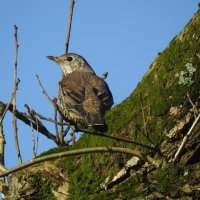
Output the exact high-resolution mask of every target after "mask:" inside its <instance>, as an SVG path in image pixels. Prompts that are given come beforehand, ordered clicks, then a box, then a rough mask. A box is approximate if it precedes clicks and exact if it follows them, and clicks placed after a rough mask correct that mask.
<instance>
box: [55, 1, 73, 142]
mask: <svg viewBox="0 0 200 200" xmlns="http://www.w3.org/2000/svg"><path fill="white" fill-rule="evenodd" d="M74 4H75V1H74V0H71V1H70V11H69V19H68V28H67V36H66V43H65V53H68V49H69V40H70V35H71V26H72V16H73V10H74ZM62 77H63V73H62ZM58 96H60V87H59V91H58ZM59 121H60V123H63V116H62V115H61V114H60V113H59ZM63 135H64V127H63V126H62V125H61V126H60V143H63V142H64V136H63Z"/></svg>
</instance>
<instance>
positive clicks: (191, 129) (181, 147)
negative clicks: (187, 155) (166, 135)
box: [173, 114, 200, 162]
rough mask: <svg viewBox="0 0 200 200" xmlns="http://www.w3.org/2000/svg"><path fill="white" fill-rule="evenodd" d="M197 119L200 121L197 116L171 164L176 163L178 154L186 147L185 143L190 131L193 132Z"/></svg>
mask: <svg viewBox="0 0 200 200" xmlns="http://www.w3.org/2000/svg"><path fill="white" fill-rule="evenodd" d="M199 119H200V114H199V115H198V117H197V118H196V119H195V121H194V122H193V124H192V126H191V128H190V130H189V131H188V133H187V134H186V135H185V136H184V138H183V141H182V143H181V145H180V147H179V148H178V150H177V152H176V154H175V156H174V159H173V162H176V161H177V159H178V157H179V155H180V153H181V152H182V150H183V148H184V147H185V145H186V143H187V141H188V139H189V137H190V135H191V134H192V131H193V130H194V128H195V126H196V125H197V123H198V121H199Z"/></svg>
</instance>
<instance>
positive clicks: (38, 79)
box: [35, 74, 53, 104]
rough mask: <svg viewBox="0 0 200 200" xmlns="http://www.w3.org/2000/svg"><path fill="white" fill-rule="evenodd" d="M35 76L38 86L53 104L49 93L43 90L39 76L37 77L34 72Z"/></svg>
mask: <svg viewBox="0 0 200 200" xmlns="http://www.w3.org/2000/svg"><path fill="white" fill-rule="evenodd" d="M35 76H36V78H37V81H38V83H39V85H40V87H41V88H42V93H43V94H44V95H45V96H46V97H47V99H48V100H49V101H50V102H51V103H52V104H53V102H52V100H51V98H50V97H49V95H48V94H47V92H46V90H45V89H44V87H43V86H42V83H41V81H40V77H39V76H38V75H37V74H36V75H35Z"/></svg>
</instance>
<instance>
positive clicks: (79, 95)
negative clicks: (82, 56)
mask: <svg viewBox="0 0 200 200" xmlns="http://www.w3.org/2000/svg"><path fill="white" fill-rule="evenodd" d="M60 89H61V94H62V95H61V99H62V102H63V103H64V105H65V106H66V108H67V109H69V110H70V111H71V112H74V113H75V114H76V115H77V117H80V118H83V119H84V121H85V123H86V124H87V125H91V126H93V125H103V124H104V121H103V117H102V116H103V114H104V112H105V111H106V110H108V109H110V108H111V106H112V105H113V97H112V94H111V92H110V90H109V88H108V86H107V84H106V83H105V81H104V80H103V79H101V78H99V77H98V76H96V75H95V74H93V73H90V72H79V71H74V72H72V73H70V74H68V75H66V76H64V77H63V79H62V80H61V82H60Z"/></svg>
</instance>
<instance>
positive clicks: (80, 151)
mask: <svg viewBox="0 0 200 200" xmlns="http://www.w3.org/2000/svg"><path fill="white" fill-rule="evenodd" d="M106 152H109V153H125V154H130V155H133V156H136V157H138V158H140V159H142V160H145V161H147V162H148V163H150V164H152V165H154V167H156V168H159V167H160V165H161V162H159V161H156V160H154V159H153V158H151V157H150V156H146V155H144V154H142V153H140V152H139V151H136V150H131V149H127V148H121V147H94V148H84V149H78V150H72V151H66V152H62V153H55V154H52V155H48V156H43V157H39V158H36V159H34V160H31V161H28V162H26V163H23V164H21V165H19V166H17V167H14V168H12V169H10V170H7V171H5V172H2V173H1V174H0V178H1V177H4V176H8V175H9V174H12V173H15V172H17V171H19V170H22V169H25V168H27V167H29V166H32V165H35V164H38V163H41V162H44V161H49V160H53V159H58V158H63V157H68V156H75V155H82V154H88V153H106Z"/></svg>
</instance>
